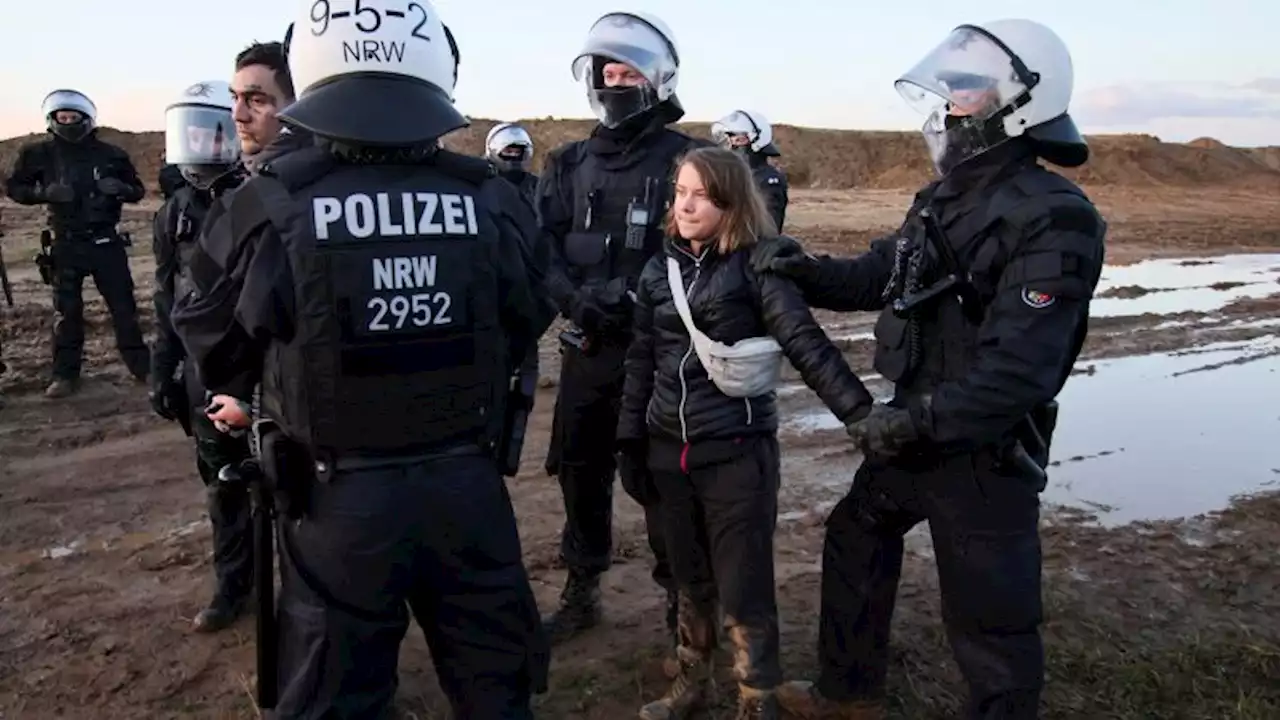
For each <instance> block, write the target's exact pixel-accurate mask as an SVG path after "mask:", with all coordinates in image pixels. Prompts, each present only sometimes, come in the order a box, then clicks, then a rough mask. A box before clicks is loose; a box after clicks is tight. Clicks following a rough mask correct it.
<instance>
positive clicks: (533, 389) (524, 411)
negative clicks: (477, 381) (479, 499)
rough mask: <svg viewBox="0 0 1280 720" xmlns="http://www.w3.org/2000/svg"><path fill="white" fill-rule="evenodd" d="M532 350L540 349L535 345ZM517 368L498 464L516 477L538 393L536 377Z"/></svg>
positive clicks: (510, 394)
mask: <svg viewBox="0 0 1280 720" xmlns="http://www.w3.org/2000/svg"><path fill="white" fill-rule="evenodd" d="M531 352H537V349H536V348H535V349H534V350H532V351H531ZM527 375H528V374H527V373H524V372H521V371H519V370H517V371H516V373H515V374H514V375H512V376H511V386H510V389H509V391H508V392H507V407H506V413H505V416H504V417H503V420H502V437H501V438H500V440H499V442H498V458H497V459H498V467H499V469H500V470H502V474H503V475H505V476H506V477H515V475H516V473H518V472H519V471H520V455H521V454H522V453H523V452H524V436H525V431H526V430H527V429H528V427H529V414H530V413H531V412H532V411H533V398H534V394H535V393H537V382H538V378H537V377H529V376H527Z"/></svg>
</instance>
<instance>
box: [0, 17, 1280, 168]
mask: <svg viewBox="0 0 1280 720" xmlns="http://www.w3.org/2000/svg"><path fill="white" fill-rule="evenodd" d="M351 1H352V0H332V2H333V3H334V5H335V6H338V5H341V4H343V3H345V2H351ZM309 4H310V3H298V2H295V1H294V0H221V1H220V2H196V0H112V1H110V2H108V0H50V1H48V2H21V3H20V2H13V3H6V8H5V17H4V20H3V22H0V48H4V51H5V56H6V57H7V58H8V60H7V61H6V63H5V67H4V69H3V70H2V71H0V137H10V136H13V135H19V134H22V133H25V132H33V131H38V130H42V129H43V119H42V118H41V117H40V101H41V100H42V99H43V98H44V96H45V94H46V93H47V92H49V91H50V90H52V89H55V88H59V87H69V88H74V89H77V90H80V91H81V92H84V93H86V94H87V95H88V96H89V97H90V98H92V99H93V100H94V102H95V103H96V104H97V106H98V110H99V122H100V124H102V125H109V126H113V127H119V128H123V129H127V130H158V129H161V128H162V127H163V121H164V107H165V105H166V104H167V103H168V102H169V100H170V98H171V97H173V96H176V95H177V94H178V93H179V92H181V91H182V90H183V89H184V88H185V87H187V86H188V85H191V84H192V83H195V82H199V81H202V80H209V79H219V78H221V79H230V75H231V70H232V61H233V59H234V56H235V54H236V53H237V52H238V51H239V50H241V49H242V48H243V47H244V46H245V45H246V44H248V43H249V42H250V41H252V40H255V39H256V40H272V39H281V38H282V36H283V34H284V30H285V27H286V26H287V25H288V23H289V22H290V21H291V20H292V19H293V18H292V17H291V15H292V13H293V12H295V11H296V9H297V8H299V7H303V8H305V7H306V6H307V5H309ZM436 7H437V9H438V10H439V12H440V14H441V15H442V16H443V19H444V21H445V23H446V24H448V25H449V26H450V27H451V28H452V29H453V31H454V33H455V35H456V36H457V38H458V43H459V45H460V47H461V53H462V67H461V71H460V77H459V84H458V89H457V93H456V97H457V103H458V106H459V108H460V109H461V110H462V111H463V112H465V113H467V114H468V115H470V116H472V117H478V118H495V119H518V118H539V117H546V116H548V115H553V116H556V117H589V116H590V114H591V112H590V109H589V107H588V105H587V100H586V96H585V93H584V90H583V88H582V86H581V85H580V84H578V83H575V82H574V81H573V77H572V75H571V74H570V71H569V65H570V62H571V61H572V59H573V57H574V56H575V55H576V54H577V52H578V50H579V47H580V45H581V43H582V41H583V38H584V37H585V35H586V32H587V30H588V28H589V27H590V26H591V23H592V22H593V21H594V20H595V19H596V18H597V17H598V16H599V15H601V14H602V13H604V12H606V11H609V10H615V9H617V10H645V11H649V12H652V13H654V14H656V15H658V16H659V17H661V18H662V19H663V20H665V21H666V22H667V23H668V24H669V25H670V26H671V27H672V29H673V31H674V32H675V34H676V39H677V41H678V43H679V47H680V52H681V61H682V62H681V80H680V87H679V91H678V93H679V96H680V98H681V100H682V102H683V103H684V106H685V108H686V110H687V111H688V114H687V115H686V119H687V120H714V119H715V118H717V117H720V116H722V115H724V114H726V113H728V112H730V111H732V110H733V109H735V108H747V109H754V110H759V111H761V112H763V113H764V115H765V116H766V117H768V118H769V119H770V120H771V121H773V122H775V123H787V124H793V125H803V126H811V127H832V128H849V129H894V130H912V129H917V128H918V127H919V126H920V123H921V121H922V118H920V117H919V116H917V115H916V114H915V113H914V112H913V111H911V110H910V109H909V107H908V106H907V105H906V104H905V102H904V101H902V100H901V98H900V97H899V96H898V94H897V93H896V92H895V91H894V89H893V81H894V80H895V79H896V78H897V77H898V75H899V74H901V73H902V72H904V71H906V70H907V69H909V68H910V67H911V66H912V65H914V64H915V62H916V61H917V60H919V59H920V58H921V57H922V56H923V55H924V54H925V53H927V52H929V51H930V50H931V49H932V48H933V47H934V46H935V45H936V44H937V43H938V42H939V41H940V40H942V39H943V38H944V37H945V36H946V34H947V33H948V31H949V30H950V29H951V28H953V27H954V26H956V25H957V24H961V23H966V22H982V21H984V20H994V19H999V18H1005V17H1026V18H1029V19H1033V20H1037V21H1039V22H1042V23H1044V24H1046V25H1048V26H1050V27H1052V28H1053V29H1054V30H1055V31H1057V32H1058V34H1059V35H1061V36H1062V38H1063V39H1064V40H1065V41H1066V43H1067V45H1068V46H1069V47H1070V48H1071V51H1072V55H1073V57H1074V60H1075V73H1076V83H1075V96H1074V100H1073V102H1072V115H1074V116H1075V117H1076V119H1077V122H1078V123H1079V124H1080V125H1081V127H1082V128H1083V129H1084V130H1085V131H1086V132H1090V133H1111V132H1145V133H1152V134H1155V135H1158V136H1160V137H1161V138H1162V139H1164V140H1168V141H1187V140H1192V139H1194V138H1197V137H1201V136H1205V135H1208V136H1212V137H1215V138H1218V139H1219V140H1222V141H1224V142H1227V143H1229V144H1234V145H1280V53H1277V51H1276V47H1277V46H1276V38H1277V32H1278V31H1277V28H1280V3H1277V2H1275V1H1274V0H1164V1H1163V2H1155V0H1150V1H1149V2H1138V1H1137V0H1127V1H1126V0H1076V1H1075V2H1030V1H1027V0H1022V1H1019V2H1013V1H1012V0H985V1H984V2H955V0H945V1H944V0H914V1H908V2H900V1H892V0H884V1H882V2H863V1H858V0H632V1H630V2H627V1H623V2H617V3H602V2H600V0H540V1H536V2H534V1H522V2H516V0H437V1H436Z"/></svg>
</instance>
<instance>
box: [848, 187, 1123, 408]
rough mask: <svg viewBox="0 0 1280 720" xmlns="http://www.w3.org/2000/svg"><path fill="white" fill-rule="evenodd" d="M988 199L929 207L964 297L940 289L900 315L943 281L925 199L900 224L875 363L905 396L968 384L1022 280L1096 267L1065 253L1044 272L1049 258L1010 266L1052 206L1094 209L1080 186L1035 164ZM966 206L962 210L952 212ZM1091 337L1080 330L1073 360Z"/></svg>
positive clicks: (991, 191)
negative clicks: (986, 319)
mask: <svg viewBox="0 0 1280 720" xmlns="http://www.w3.org/2000/svg"><path fill="white" fill-rule="evenodd" d="M984 193H985V194H984V195H983V196H981V197H978V198H971V199H961V198H956V200H957V202H956V203H952V206H949V207H941V206H939V207H931V208H930V210H931V211H932V212H934V213H935V214H936V216H937V217H938V221H939V227H940V229H941V230H942V234H943V235H945V238H939V240H944V239H945V241H946V242H947V243H948V244H949V245H950V247H951V248H953V249H954V252H955V256H956V258H955V259H956V260H957V261H958V263H957V264H958V266H959V268H958V269H959V270H960V273H959V274H960V280H961V283H960V284H959V285H957V286H956V287H957V288H964V289H966V290H967V291H968V292H957V291H948V292H944V293H942V294H941V295H939V296H938V297H937V298H936V299H935V300H932V301H927V302H924V303H922V304H921V305H920V306H919V307H918V309H917V310H916V311H915V312H910V313H898V312H895V309H894V305H893V301H894V300H897V299H899V298H901V297H903V295H904V294H908V293H910V292H917V291H920V290H923V289H925V288H927V287H929V286H930V285H931V284H932V283H935V282H936V281H937V280H939V279H941V276H942V275H944V274H945V270H944V269H943V265H944V263H943V262H942V260H941V259H940V258H939V257H938V256H937V254H936V253H935V252H934V251H933V249H932V246H931V245H930V244H929V242H928V240H927V238H926V236H925V235H926V231H925V224H924V223H923V222H922V221H921V219H920V210H921V209H922V208H923V207H926V206H928V202H927V199H926V200H923V201H921V200H918V201H917V203H916V206H915V207H913V208H912V210H911V213H910V215H909V217H908V219H907V221H906V223H904V224H903V227H902V229H901V233H902V237H901V239H900V240H899V242H898V256H897V258H895V260H896V268H895V271H894V274H893V278H892V279H891V280H890V283H889V287H887V288H886V289H885V300H886V301H887V302H888V304H887V305H886V306H885V308H884V309H883V310H882V311H881V313H880V317H879V319H878V320H877V322H876V326H875V337H876V352H875V358H874V363H873V365H874V367H875V369H876V371H877V372H879V373H880V374H881V375H882V376H884V378H885V379H886V380H889V381H891V382H893V383H894V385H895V389H896V393H897V395H898V396H899V397H900V398H909V397H912V396H917V395H923V394H926V393H929V392H932V391H933V389H934V388H935V387H937V386H938V385H939V384H941V383H944V382H948V381H955V380H959V379H961V378H962V377H964V375H965V374H966V373H967V372H968V371H969V367H970V365H971V364H972V363H973V358H974V354H975V352H976V349H977V341H978V330H979V327H980V325H981V322H982V319H983V316H984V315H985V312H986V308H987V306H988V305H989V304H990V302H991V301H992V300H993V299H994V298H995V296H996V294H997V293H998V292H1000V291H1002V290H1004V289H1005V288H1008V287H1011V286H1020V285H1023V284H1024V283H1026V282H1034V281H1036V280H1047V279H1051V278H1057V277H1063V276H1069V275H1071V274H1072V273H1079V272H1081V268H1083V267H1087V266H1092V265H1095V264H1099V263H1098V262H1097V259H1093V258H1090V259H1085V258H1072V257H1070V256H1068V257H1066V258H1065V259H1060V260H1059V263H1060V264H1057V265H1053V266H1050V267H1046V266H1045V265H1044V261H1045V258H1043V257H1040V255H1044V254H1043V253H1042V254H1039V255H1033V256H1030V257H1024V258H1021V259H1018V260H1014V261H1012V262H1010V258H1011V257H1012V256H1013V255H1014V252H1015V251H1016V250H1017V247H1018V244H1019V243H1021V242H1022V241H1023V240H1024V239H1025V238H1026V237H1027V236H1028V234H1029V228H1031V227H1032V226H1033V224H1034V223H1035V222H1036V221H1037V220H1039V219H1041V218H1043V217H1044V216H1045V215H1046V214H1047V211H1048V207H1050V206H1052V205H1053V204H1055V203H1069V204H1077V205H1078V204H1079V203H1082V202H1084V203H1087V202H1088V199H1087V198H1086V197H1085V196H1084V193H1083V192H1082V191H1081V190H1080V188H1079V187H1077V186H1076V185H1075V184H1074V183H1072V182H1070V181H1069V180H1067V179H1066V178H1063V177H1061V176H1059V175H1056V174H1053V173H1050V172H1047V171H1044V170H1042V169H1040V168H1038V167H1037V168H1036V169H1034V170H1031V171H1027V172H1021V173H1018V174H1017V175H1014V176H1012V177H1010V178H1007V179H1005V180H1003V181H1002V182H999V183H997V184H995V185H993V186H991V187H989V188H987V189H986V190H985V191H984ZM961 203H963V204H964V205H965V206H964V207H956V205H959V204H961ZM917 248H921V249H923V250H921V251H917V250H916V249H917ZM1095 282H1096V279H1095ZM1086 332H1087V327H1086V326H1085V324H1084V323H1082V325H1081V328H1080V330H1079V332H1078V337H1077V338H1076V351H1075V354H1078V353H1079V350H1080V347H1081V346H1082V345H1083V343H1084V335H1085V333H1086ZM1073 361H1074V358H1073ZM1069 371H1070V364H1068V368H1067V372H1068V373H1069ZM1065 381H1066V376H1065V375H1064V377H1063V382H1065Z"/></svg>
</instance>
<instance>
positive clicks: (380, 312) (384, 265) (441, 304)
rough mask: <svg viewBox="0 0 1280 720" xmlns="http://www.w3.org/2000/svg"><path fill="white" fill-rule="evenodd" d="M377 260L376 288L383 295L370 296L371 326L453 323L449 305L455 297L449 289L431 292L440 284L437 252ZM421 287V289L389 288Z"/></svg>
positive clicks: (380, 328)
mask: <svg viewBox="0 0 1280 720" xmlns="http://www.w3.org/2000/svg"><path fill="white" fill-rule="evenodd" d="M372 263H373V290H374V292H377V293H384V294H382V295H375V296H373V297H371V298H369V301H368V302H367V303H366V304H365V307H367V308H368V309H369V311H370V312H371V316H370V318H369V321H368V325H367V326H366V327H367V330H368V331H369V332H389V331H396V330H403V329H405V326H406V325H408V326H411V327H418V328H423V327H427V326H429V325H451V324H453V318H452V317H451V316H450V315H449V308H450V306H452V305H453V297H452V296H451V295H450V294H449V293H447V292H438V291H437V292H431V289H432V288H434V287H435V284H436V256H435V255H416V256H409V257H377V258H373V259H372ZM403 290H409V291H414V290H418V291H420V292H408V293H403V292H394V293H393V294H389V295H388V294H385V293H386V292H387V291H403Z"/></svg>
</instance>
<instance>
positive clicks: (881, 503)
mask: <svg viewBox="0 0 1280 720" xmlns="http://www.w3.org/2000/svg"><path fill="white" fill-rule="evenodd" d="M896 86H897V88H898V91H899V92H900V93H901V94H902V95H903V96H904V97H905V98H906V99H907V100H909V101H911V102H912V103H913V104H916V105H917V107H919V108H921V109H922V110H923V111H924V112H927V113H928V120H927V121H926V123H925V125H924V130H923V132H924V136H925V140H926V141H927V144H928V147H929V150H930V153H931V155H932V158H933V162H934V164H935V166H936V168H937V170H938V173H939V175H940V176H941V177H940V179H938V180H937V181H935V182H933V183H931V184H929V185H928V186H926V187H925V188H924V189H923V190H921V191H920V192H919V193H918V194H917V195H916V199H915V202H914V204H913V206H912V208H911V210H910V211H909V213H908V216H907V218H906V221H905V223H904V224H903V226H902V228H901V229H900V230H899V233H898V235H899V237H897V238H892V237H891V238H886V239H882V240H878V241H876V242H873V243H872V246H871V250H870V252H868V253H866V254H864V255H862V256H859V257H856V258H852V259H848V260H844V259H835V258H827V257H824V258H821V259H817V258H812V257H810V256H808V255H805V254H803V253H800V252H795V248H794V247H792V248H791V249H790V250H789V251H786V252H782V253H780V255H781V257H779V258H775V259H772V260H769V261H768V262H767V263H766V264H767V265H769V266H770V267H771V268H772V269H773V270H774V271H775V272H781V273H784V274H786V275H789V276H791V277H793V278H794V279H795V280H796V281H797V282H798V283H799V284H800V285H801V286H802V288H804V289H805V290H806V292H807V294H808V295H809V296H810V298H811V300H812V301H814V302H816V303H817V304H819V305H820V306H822V307H827V308H831V309H845V310H879V311H880V319H879V321H878V322H877V324H876V331H875V334H876V341H877V348H876V356H875V368H876V370H878V371H879V372H880V373H881V374H882V375H883V376H884V377H885V378H887V379H889V380H891V381H893V383H894V386H895V392H894V396H893V399H892V400H891V401H890V402H889V403H888V404H886V405H880V406H877V407H876V408H875V409H874V410H873V411H872V413H871V415H869V416H868V417H867V418H866V419H864V420H863V421H861V422H860V423H857V424H855V425H853V426H851V428H850V434H851V435H852V436H853V438H854V440H855V442H857V443H858V445H859V446H860V447H861V448H862V450H863V452H864V456H865V460H864V462H863V464H862V466H861V467H860V468H859V469H858V471H857V474H856V475H855V477H854V482H853V487H852V489H851V490H850V492H849V494H848V495H847V496H845V498H844V499H843V500H841V501H840V503H839V504H838V505H837V506H836V507H835V508H834V509H833V510H832V512H831V515H830V516H829V517H828V519H827V536H826V545H825V548H824V551H823V570H822V574H823V578H822V610H821V622H820V629H819V655H820V662H821V668H822V669H821V674H820V675H819V678H818V681H817V683H816V684H815V685H810V684H808V683H794V684H788V685H786V686H784V687H783V688H782V689H780V690H779V693H778V697H779V700H780V701H781V702H782V704H783V706H784V707H785V708H786V709H788V710H790V711H791V712H792V713H793V714H795V715H796V716H798V717H802V718H876V717H881V713H882V706H881V698H882V697H883V693H884V682H885V670H886V665H887V661H888V657H887V653H888V647H889V643H888V637H889V627H890V622H891V617H892V614H893V605H894V595H895V593H896V590H897V584H898V575H899V571H900V569H901V566H902V554H903V542H902V536H903V534H904V533H905V532H907V531H908V530H909V529H911V528H912V527H914V526H915V525H916V524H918V523H919V522H921V521H922V520H927V521H928V522H929V529H930V531H931V532H932V534H933V545H934V553H935V555H936V557H937V564H938V576H939V582H940V585H941V590H942V608H943V611H942V617H943V621H944V623H945V625H946V629H947V636H948V638H949V639H950V641H951V646H952V650H953V652H954V655H955V658H956V661H957V663H958V664H959V666H960V670H961V672H962V673H963V674H964V676H965V679H966V680H967V681H968V685H969V687H970V689H971V694H972V697H971V710H970V717H974V718H1034V717H1036V713H1037V705H1038V702H1039V697H1040V692H1041V688H1042V685H1043V683H1044V657H1043V655H1044V653H1043V648H1042V645H1041V639H1040V631H1039V626H1040V623H1041V621H1042V608H1041V598H1040V539H1039V535H1038V532H1037V524H1038V520H1039V497H1038V494H1039V492H1040V491H1041V490H1042V489H1043V488H1044V485H1045V481H1046V478H1045V467H1046V466H1047V464H1048V443H1049V440H1050V437H1051V435H1052V432H1053V425H1054V420H1055V417H1056V405H1055V404H1054V403H1053V400H1054V397H1055V396H1056V395H1057V393H1058V392H1059V390H1060V389H1061V388H1062V386H1063V383H1064V382H1065V381H1066V379H1067V376H1068V375H1069V374H1070V372H1071V368H1072V364H1073V363H1074V362H1075V359H1076V357H1077V355H1078V354H1079V352H1080V347H1081V344H1082V343H1083V342H1084V338H1085V333H1086V328H1087V320H1088V316H1089V302H1090V300H1091V298H1092V296H1093V292H1094V289H1095V288H1096V286H1097V282H1098V278H1099V275H1100V273H1101V269H1102V263H1103V254H1104V252H1103V250H1104V247H1103V243H1104V237H1105V234H1106V224H1105V222H1104V221H1103V219H1102V218H1101V217H1100V216H1099V214H1098V211H1097V210H1096V209H1095V207H1094V205H1093V203H1092V202H1090V201H1089V199H1088V198H1087V197H1085V195H1084V193H1083V192H1081V190H1080V188H1079V187H1077V186H1076V185H1074V184H1073V183H1071V182H1069V181H1067V180H1066V179H1064V178H1063V177H1061V176H1059V175H1057V174H1055V173H1053V172H1051V171H1049V170H1047V169H1045V168H1043V167H1041V166H1040V165H1039V164H1038V163H1037V159H1038V158H1042V159H1044V160H1047V161H1049V162H1051V163H1053V164H1055V165H1061V166H1065V167H1078V166H1080V165H1083V164H1084V163H1085V162H1086V160H1087V159H1088V154H1089V151H1088V146H1087V145H1086V144H1085V140H1084V138H1083V137H1082V136H1081V135H1080V133H1079V131H1077V129H1076V126H1075V124H1074V123H1073V122H1072V119H1071V116H1070V115H1069V114H1068V104H1069V101H1070V99H1071V90H1072V65H1071V56H1070V54H1069V52H1068V51H1067V48H1066V46H1065V45H1064V44H1063V42H1062V40H1061V39H1059V38H1058V36H1057V35H1056V34H1054V33H1053V32H1052V31H1051V30H1049V29H1048V28H1046V27H1044V26H1042V25H1039V24H1037V23H1034V22H1031V21H1029V20H999V21H995V22H988V23H984V24H981V25H961V26H959V27H957V28H956V29H955V30H954V31H952V33H951V34H950V35H949V36H948V37H947V38H946V40H944V41H943V43H942V44H941V45H939V46H938V47H937V48H936V49H935V50H934V51H933V52H931V53H930V54H929V55H927V56H926V57H925V58H924V59H923V60H922V61H921V62H920V63H919V64H917V65H916V66H915V67H914V68H912V69H911V70H910V71H909V72H907V73H906V74H905V75H903V76H902V77H901V78H899V79H898V81H897V83H896ZM766 254H767V253H762V258H763V257H764V255H766Z"/></svg>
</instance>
